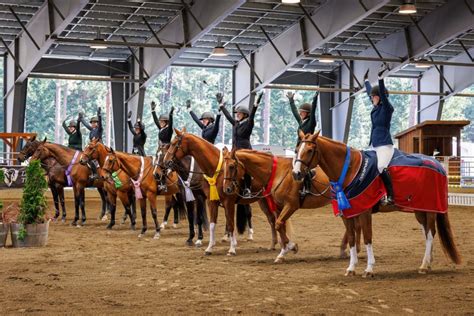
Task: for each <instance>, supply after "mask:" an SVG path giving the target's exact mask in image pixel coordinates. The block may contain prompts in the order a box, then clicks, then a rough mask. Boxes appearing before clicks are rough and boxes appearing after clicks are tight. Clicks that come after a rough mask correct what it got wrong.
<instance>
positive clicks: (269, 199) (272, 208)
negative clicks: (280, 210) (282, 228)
mask: <svg viewBox="0 0 474 316" xmlns="http://www.w3.org/2000/svg"><path fill="white" fill-rule="evenodd" d="M277 162H278V161H277V157H275V156H273V164H272V174H271V175H270V180H269V181H268V184H267V186H266V188H265V191H263V195H264V196H265V199H266V200H267V204H268V207H269V208H270V212H272V213H275V212H276V210H277V206H276V203H275V201H274V200H273V196H272V195H271V194H270V193H271V192H272V186H273V180H275V174H276V168H277Z"/></svg>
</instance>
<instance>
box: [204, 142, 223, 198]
mask: <svg viewBox="0 0 474 316" xmlns="http://www.w3.org/2000/svg"><path fill="white" fill-rule="evenodd" d="M223 161H224V156H223V155H222V150H220V151H219V162H218V163H217V169H216V171H215V172H214V175H213V176H212V177H208V176H206V175H204V179H206V181H207V183H209V186H210V200H211V201H219V192H217V186H216V182H217V176H218V175H219V173H220V172H221V168H222V162H223Z"/></svg>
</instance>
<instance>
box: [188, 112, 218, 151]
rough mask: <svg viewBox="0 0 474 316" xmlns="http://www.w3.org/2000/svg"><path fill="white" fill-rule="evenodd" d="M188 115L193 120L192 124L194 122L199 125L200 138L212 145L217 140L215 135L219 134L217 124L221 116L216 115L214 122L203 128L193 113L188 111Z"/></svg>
mask: <svg viewBox="0 0 474 316" xmlns="http://www.w3.org/2000/svg"><path fill="white" fill-rule="evenodd" d="M189 114H191V117H192V118H193V120H194V122H196V124H197V125H199V127H200V128H201V130H202V133H201V137H202V138H204V139H205V140H207V141H208V142H210V143H211V144H214V142H215V141H216V138H217V134H218V133H219V123H220V120H221V114H220V113H219V114H217V116H216V121H215V122H214V123H211V124H209V125H207V126H205V125H204V124H203V123H202V122H201V120H200V119H199V118H198V117H197V115H196V114H195V113H194V112H193V111H189Z"/></svg>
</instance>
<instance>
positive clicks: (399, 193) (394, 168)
mask: <svg viewBox="0 0 474 316" xmlns="http://www.w3.org/2000/svg"><path fill="white" fill-rule="evenodd" d="M361 154H362V160H361V164H360V166H359V170H358V172H357V174H356V176H355V177H354V179H352V181H351V183H350V184H349V185H348V186H347V187H346V188H345V189H344V193H345V195H346V197H347V199H348V200H349V203H350V205H351V208H349V209H346V210H344V211H343V215H344V217H346V218H350V217H353V216H357V215H359V214H361V213H363V212H364V211H366V210H368V209H371V208H372V207H374V206H375V205H376V204H377V203H378V202H379V201H380V200H381V199H382V198H383V197H384V196H385V195H386V191H385V186H384V185H383V182H382V179H381V178H380V175H379V172H378V169H377V155H376V153H375V151H372V150H368V151H362V152H361ZM388 171H389V173H390V176H391V178H392V184H393V191H394V200H395V205H396V206H397V207H398V208H400V209H401V210H402V211H407V212H413V211H426V212H437V213H446V212H447V209H448V181H447V177H446V172H445V170H444V168H443V166H442V165H441V164H440V163H439V162H438V161H437V160H436V159H434V158H433V157H429V156H425V155H421V154H407V153H404V152H402V151H400V150H398V149H395V151H394V154H393V157H392V160H391V161H390V164H389V166H388ZM332 204H333V211H334V214H335V215H338V214H339V213H340V212H339V210H338V205H337V201H335V200H333V201H332Z"/></svg>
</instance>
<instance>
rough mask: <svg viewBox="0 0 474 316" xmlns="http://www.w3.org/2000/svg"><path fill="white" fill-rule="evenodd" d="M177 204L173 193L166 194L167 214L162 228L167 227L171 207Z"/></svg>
mask: <svg viewBox="0 0 474 316" xmlns="http://www.w3.org/2000/svg"><path fill="white" fill-rule="evenodd" d="M174 204H176V199H175V198H174V196H173V195H165V216H163V222H162V223H161V228H162V229H165V228H166V225H168V217H169V216H170V212H171V208H172V207H173V205H174Z"/></svg>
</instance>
